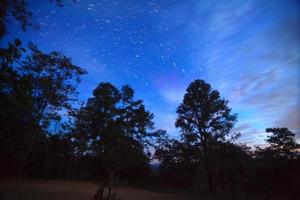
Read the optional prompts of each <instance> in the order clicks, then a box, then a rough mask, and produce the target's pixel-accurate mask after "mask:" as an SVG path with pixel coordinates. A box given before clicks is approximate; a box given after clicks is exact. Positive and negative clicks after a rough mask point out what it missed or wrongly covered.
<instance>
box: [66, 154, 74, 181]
mask: <svg viewBox="0 0 300 200" xmlns="http://www.w3.org/2000/svg"><path fill="white" fill-rule="evenodd" d="M73 157H74V156H73V155H71V158H70V160H69V162H68V168H67V172H66V179H67V180H70V179H71V177H70V176H71V168H72V164H73Z"/></svg>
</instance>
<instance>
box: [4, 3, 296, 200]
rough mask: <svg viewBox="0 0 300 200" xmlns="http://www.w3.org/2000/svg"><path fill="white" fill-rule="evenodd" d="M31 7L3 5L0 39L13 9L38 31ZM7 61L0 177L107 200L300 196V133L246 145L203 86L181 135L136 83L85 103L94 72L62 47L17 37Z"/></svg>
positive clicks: (194, 85) (182, 110) (190, 97)
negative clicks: (84, 87)
mask: <svg viewBox="0 0 300 200" xmlns="http://www.w3.org/2000/svg"><path fill="white" fill-rule="evenodd" d="M24 2H25V1H22V0H20V1H19V0H18V1H8V0H5V1H2V2H1V4H2V5H1V23H2V24H1V26H2V27H1V32H0V40H1V39H2V37H4V36H5V35H6V34H7V32H6V28H5V27H6V23H5V21H4V20H3V19H4V18H5V17H6V15H8V13H10V12H11V13H12V16H14V18H15V19H16V20H17V21H19V22H20V23H21V26H22V27H23V28H24V30H25V29H26V28H32V27H33V25H32V24H31V23H30V22H31V21H30V17H31V15H30V11H29V10H26V4H25V3H24ZM60 3H61V2H60V1H58V2H57V4H58V5H59V4H60ZM4 11H5V12H4ZM0 63H1V66H0V163H1V165H0V178H12V177H13V178H21V177H23V178H34V179H45V180H46V179H50V180H68V181H87V180H88V181H94V182H99V183H101V184H102V186H101V187H99V188H100V189H99V190H98V192H97V191H95V194H96V193H97V194H96V195H95V198H99V199H102V197H100V196H99V191H100V192H101V191H102V190H104V189H107V190H108V195H107V199H109V200H112V199H114V196H115V195H116V193H117V192H118V190H117V188H118V187H122V185H124V184H129V185H138V186H141V187H157V188H172V189H173V190H176V189H180V190H183V191H188V192H189V193H192V194H194V195H196V196H197V195H200V194H201V195H202V194H206V195H207V196H208V197H210V198H212V199H297V197H298V196H299V185H300V173H299V169H300V145H299V143H297V140H296V137H295V134H294V133H293V132H292V131H291V130H289V129H288V128H286V127H280V126H279V127H277V126H274V127H265V132H266V135H267V139H266V140H265V142H266V144H265V145H264V146H250V145H247V144H245V143H241V142H240V141H239V138H240V136H241V134H243V133H242V132H235V131H234V129H233V128H234V126H235V124H236V123H237V121H238V115H237V114H235V113H233V111H232V109H231V107H230V106H229V102H228V101H227V100H226V99H225V98H223V96H222V94H221V93H220V92H219V91H218V90H216V89H214V88H213V87H212V86H211V84H210V83H208V82H206V81H205V80H202V79H195V80H193V81H191V82H190V84H189V85H188V87H187V88H186V91H185V94H184V97H183V100H182V102H181V103H180V104H179V105H178V106H177V110H176V116H177V118H176V122H175V126H176V128H178V130H180V137H178V138H173V137H170V136H169V134H168V132H167V131H166V130H163V129H160V127H156V125H155V123H154V119H155V116H154V114H153V113H152V112H151V110H148V109H147V107H146V106H145V105H144V101H143V99H140V98H139V97H138V96H137V95H135V91H134V89H133V88H132V87H131V86H130V85H123V86H122V87H120V88H118V87H117V86H115V85H114V84H113V83H111V82H101V81H100V82H99V84H98V85H97V87H95V88H94V89H93V92H92V95H90V97H89V98H88V99H87V100H86V101H84V102H80V101H79V100H78V98H77V96H78V93H79V91H78V89H77V87H78V84H79V83H80V81H81V79H82V77H84V76H86V74H87V73H88V72H87V71H86V69H84V68H82V67H80V66H77V65H75V64H73V62H72V59H71V58H69V57H68V56H65V55H64V54H62V53H60V52H58V51H52V52H44V51H42V50H40V49H39V47H38V46H37V45H35V44H34V43H33V42H31V43H29V44H24V43H23V42H22V41H21V39H17V38H16V39H15V40H12V41H10V42H8V43H6V44H5V45H2V43H1V49H0ZM266 101H267V100H266ZM291 117H293V116H291ZM102 192H103V191H102Z"/></svg>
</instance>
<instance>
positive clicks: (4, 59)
mask: <svg viewBox="0 0 300 200" xmlns="http://www.w3.org/2000/svg"><path fill="white" fill-rule="evenodd" d="M20 45H21V42H20V41H19V40H16V41H15V43H14V44H10V43H9V47H8V48H7V49H1V51H0V52H1V71H2V72H3V73H1V76H2V78H3V79H2V80H4V81H3V82H2V84H1V97H2V101H1V113H3V114H2V116H1V117H2V118H3V121H2V122H3V123H1V126H2V127H1V130H2V131H1V135H2V136H3V138H5V140H11V139H12V138H14V137H20V138H21V139H20V140H18V141H19V142H17V141H13V142H8V143H7V144H5V145H4V146H2V148H1V149H2V150H3V151H5V149H6V148H13V149H14V148H18V150H16V151H17V152H22V155H21V156H20V157H21V160H22V161H21V163H20V172H22V171H23V168H24V167H25V164H26V162H27V159H28V156H29V154H30V152H31V148H32V145H33V143H34V140H35V138H38V137H39V136H38V135H39V134H41V133H47V131H48V127H49V125H50V123H52V122H53V120H59V119H60V115H59V112H61V111H62V110H64V109H69V108H70V107H71V102H72V101H74V100H76V94H77V93H76V84H77V83H78V82H79V81H80V76H81V75H83V74H84V73H85V71H84V70H83V69H81V68H80V67H78V66H76V65H74V64H72V62H71V60H70V59H69V58H67V57H65V56H64V55H62V54H61V53H59V52H51V53H49V54H47V53H43V52H42V51H40V50H39V49H38V48H37V47H36V46H34V45H33V44H30V45H29V46H28V49H27V50H25V49H24V48H22V47H20ZM24 52H26V54H27V55H26V54H25V53H24ZM20 125H21V127H20ZM7 134H8V135H7ZM10 135H13V136H10ZM5 140H4V141H5ZM9 144H12V146H9ZM11 152H14V151H11Z"/></svg>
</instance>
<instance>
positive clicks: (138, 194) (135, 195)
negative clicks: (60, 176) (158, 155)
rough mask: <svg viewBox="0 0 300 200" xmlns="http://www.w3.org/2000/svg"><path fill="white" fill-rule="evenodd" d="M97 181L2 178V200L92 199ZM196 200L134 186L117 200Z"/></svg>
mask: <svg viewBox="0 0 300 200" xmlns="http://www.w3.org/2000/svg"><path fill="white" fill-rule="evenodd" d="M96 191H97V185H96V183H92V182H70V181H53V180H31V179H30V180H2V181H0V199H1V200H92V199H93V196H94V194H95V192H96ZM185 199H187V200H196V198H191V197H189V198H188V197H186V196H185V195H181V194H170V193H160V192H153V191H148V190H145V189H138V188H134V187H129V186H126V187H120V188H119V189H118V192H117V200H185ZM203 200H204V199H203Z"/></svg>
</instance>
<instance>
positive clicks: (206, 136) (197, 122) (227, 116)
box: [176, 80, 236, 193]
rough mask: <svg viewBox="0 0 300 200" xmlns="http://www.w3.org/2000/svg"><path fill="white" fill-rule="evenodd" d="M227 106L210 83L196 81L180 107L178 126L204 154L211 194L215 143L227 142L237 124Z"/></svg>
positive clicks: (184, 139)
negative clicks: (212, 157)
mask: <svg viewBox="0 0 300 200" xmlns="http://www.w3.org/2000/svg"><path fill="white" fill-rule="evenodd" d="M227 104H228V102H227V101H226V100H224V99H222V98H221V97H220V94H219V92H218V91H216V90H213V89H212V87H211V86H210V85H209V84H207V83H205V82H204V81H203V80H195V81H194V82H192V83H191V84H190V85H189V86H188V88H187V90H186V94H185V95H184V99H183V102H182V103H181V104H180V105H179V106H178V108H177V113H178V118H177V120H176V127H179V128H180V129H181V133H182V139H183V141H184V142H186V143H187V144H189V145H191V146H195V147H197V148H198V150H199V151H202V152H203V156H204V157H203V159H202V160H203V162H204V167H205V169H206V173H207V180H208V185H209V191H210V192H211V193H213V192H214V191H213V190H214V187H213V181H212V174H211V164H210V163H211V162H210V160H211V154H212V150H213V146H214V145H215V144H216V142H225V141H226V140H228V137H229V134H230V130H231V128H232V127H233V125H234V123H235V122H236V115H235V114H231V109H230V108H229V107H228V105H227ZM198 159H199V160H200V158H198Z"/></svg>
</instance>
